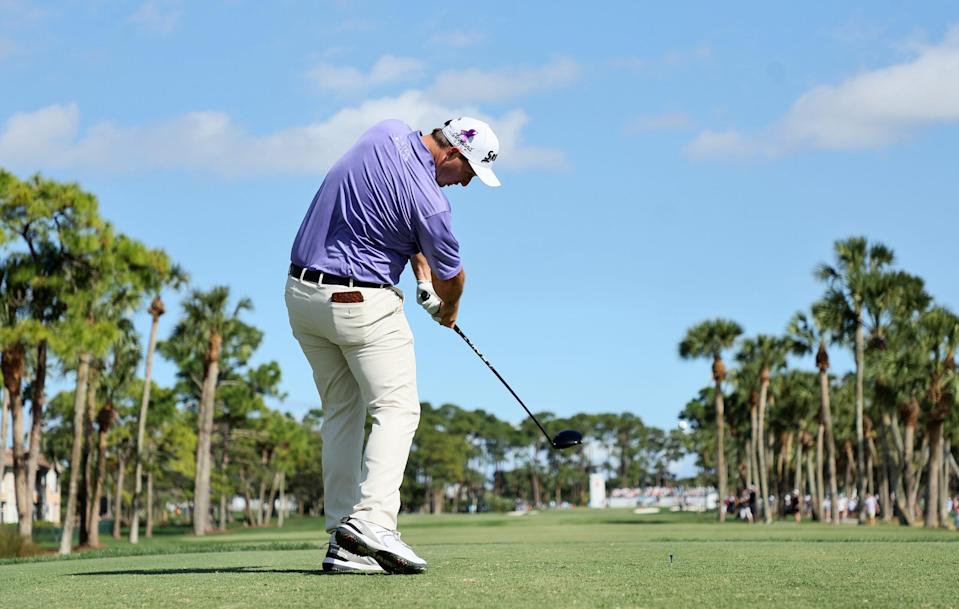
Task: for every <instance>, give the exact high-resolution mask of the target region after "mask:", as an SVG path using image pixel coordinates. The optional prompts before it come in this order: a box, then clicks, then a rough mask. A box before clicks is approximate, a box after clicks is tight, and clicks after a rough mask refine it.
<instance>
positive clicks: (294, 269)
mask: <svg viewBox="0 0 959 609" xmlns="http://www.w3.org/2000/svg"><path fill="white" fill-rule="evenodd" d="M290 277H296V278H298V279H301V280H303V281H309V282H310V283H318V284H323V285H345V286H349V287H353V288H389V287H392V286H391V285H390V284H388V283H371V282H369V281H360V280H359V279H353V278H352V277H340V276H339V275H331V274H329V273H324V272H323V271H320V270H317V269H304V268H303V267H302V266H299V265H296V264H291V265H290Z"/></svg>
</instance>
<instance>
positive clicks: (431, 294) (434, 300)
mask: <svg viewBox="0 0 959 609" xmlns="http://www.w3.org/2000/svg"><path fill="white" fill-rule="evenodd" d="M416 303H417V304H418V305H420V306H421V307H423V308H424V309H425V310H426V312H427V313H429V314H430V317H432V318H433V319H434V320H435V321H440V309H441V307H442V306H443V301H442V300H440V297H439V296H437V295H436V291H435V290H434V289H433V282H431V281H425V280H420V281H417V282H416ZM440 323H442V322H440Z"/></svg>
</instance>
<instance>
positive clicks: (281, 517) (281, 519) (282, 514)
mask: <svg viewBox="0 0 959 609" xmlns="http://www.w3.org/2000/svg"><path fill="white" fill-rule="evenodd" d="M285 522H286V472H282V473H280V502H279V505H277V519H276V526H278V527H280V528H282V527H283V524H284V523H285Z"/></svg>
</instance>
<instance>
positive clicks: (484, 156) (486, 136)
mask: <svg viewBox="0 0 959 609" xmlns="http://www.w3.org/2000/svg"><path fill="white" fill-rule="evenodd" d="M443 135H445V136H446V139H447V140H448V141H449V143H450V144H451V145H453V146H456V148H458V149H459V151H460V153H461V154H462V155H463V156H464V157H466V160H467V161H469V163H470V167H472V168H473V171H474V172H476V177H478V178H479V179H480V180H482V181H483V184H486V185H487V186H499V185H500V181H499V178H497V177H496V174H494V173H493V168H492V165H493V161H495V160H496V155H498V154H499V138H497V137H496V134H495V133H493V129H491V128H490V126H489V125H487V124H486V123H484V122H483V121H481V120H478V119H475V118H470V117H468V116H463V117H460V118H454V119H453V120H451V121H450V122H449V123H448V124H447V125H446V126H445V127H443Z"/></svg>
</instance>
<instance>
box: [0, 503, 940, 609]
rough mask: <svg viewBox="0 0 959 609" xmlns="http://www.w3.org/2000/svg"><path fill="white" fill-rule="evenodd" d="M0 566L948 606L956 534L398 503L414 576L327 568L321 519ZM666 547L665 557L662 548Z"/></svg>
mask: <svg viewBox="0 0 959 609" xmlns="http://www.w3.org/2000/svg"><path fill="white" fill-rule="evenodd" d="M288 525H289V526H288V527H286V528H284V529H259V530H251V531H241V530H235V531H232V532H230V533H227V534H223V535H212V536H208V537H203V538H195V537H191V536H185V535H184V536H172V535H170V536H163V537H160V538H157V539H155V540H146V541H145V542H144V543H143V544H142V545H141V546H140V547H139V548H137V550H136V551H137V552H148V551H157V552H164V553H162V554H154V555H127V556H113V557H111V556H109V553H110V552H116V553H123V552H126V551H127V550H128V547H127V546H124V545H122V544H121V545H116V546H113V547H112V548H111V549H108V550H106V551H105V553H104V556H102V557H89V556H91V555H82V557H77V558H74V559H71V560H59V559H53V560H51V559H48V558H41V559H40V560H39V561H33V562H20V563H15V564H11V563H7V564H0V607H16V608H17V609H27V608H30V607H42V608H44V609H57V608H61V607H63V608H65V607H96V608H98V609H99V608H108V607H124V608H126V607H181V608H187V607H191V608H192V607H198V608H206V607H253V606H261V607H337V608H349V607H362V608H363V609H370V608H379V607H382V608H384V609H385V608H396V607H469V608H475V607H508V608H510V609H516V608H523V607H537V608H542V607H547V608H557V607H611V608H612V607H623V608H627V607H666V608H678V607H696V608H697V609H702V608H711V607H730V608H733V607H734V608H742V607H745V606H752V607H771V606H775V607H788V608H790V609H796V608H801V607H870V608H874V607H957V608H959V533H956V532H953V531H930V530H924V529H907V528H904V527H899V526H888V525H887V526H883V525H880V526H875V527H859V526H855V525H846V526H829V525H818V524H812V523H808V524H807V523H804V524H802V525H796V524H794V523H785V522H783V523H776V524H773V525H771V526H765V525H753V526H749V525H745V524H740V523H727V524H725V525H719V524H716V523H713V522H712V519H711V517H708V516H696V515H686V514H662V515H651V516H638V515H634V514H633V513H632V512H630V511H628V510H622V511H621V510H596V511H590V510H567V511H554V512H543V513H539V514H533V515H528V516H523V517H512V516H501V515H486V514H483V515H441V516H406V517H401V521H400V528H401V530H402V531H403V538H404V539H405V540H407V541H408V542H409V543H410V544H411V545H412V546H413V547H414V548H415V549H416V550H417V551H418V552H419V553H420V554H421V555H422V556H423V557H424V558H426V559H427V560H428V561H429V563H430V566H429V571H428V572H427V573H426V574H424V575H419V576H381V575H336V576H330V575H325V574H323V572H322V570H321V568H320V563H321V561H322V559H323V555H324V548H323V545H324V544H325V543H326V541H327V538H328V536H327V535H326V533H325V532H324V531H323V529H322V521H321V520H318V519H298V520H292V521H290V522H289V523H288ZM670 554H672V556H673V560H672V563H671V564H670V561H669V555H670Z"/></svg>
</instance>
